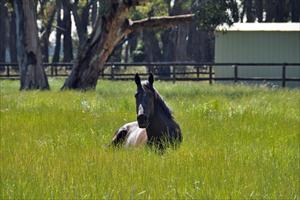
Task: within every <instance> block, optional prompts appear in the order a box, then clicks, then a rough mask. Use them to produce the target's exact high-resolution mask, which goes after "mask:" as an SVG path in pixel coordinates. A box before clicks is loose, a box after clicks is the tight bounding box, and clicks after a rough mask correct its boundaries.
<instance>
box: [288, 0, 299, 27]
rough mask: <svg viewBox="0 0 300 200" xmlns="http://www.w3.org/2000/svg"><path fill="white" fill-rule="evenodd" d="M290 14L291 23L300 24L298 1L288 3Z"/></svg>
mask: <svg viewBox="0 0 300 200" xmlns="http://www.w3.org/2000/svg"><path fill="white" fill-rule="evenodd" d="M290 12H291V18H292V22H300V6H299V0H291V1H290Z"/></svg>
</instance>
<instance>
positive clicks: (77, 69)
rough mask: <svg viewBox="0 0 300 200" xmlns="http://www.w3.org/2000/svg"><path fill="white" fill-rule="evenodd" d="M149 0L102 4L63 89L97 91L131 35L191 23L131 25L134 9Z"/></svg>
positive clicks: (163, 20)
mask: <svg viewBox="0 0 300 200" xmlns="http://www.w3.org/2000/svg"><path fill="white" fill-rule="evenodd" d="M146 2H147V1H146V0H110V1H108V0H102V1H100V9H101V12H99V15H98V17H97V21H96V22H95V25H94V27H93V31H92V33H91V35H90V36H89V38H88V40H87V41H86V43H85V45H84V46H83V47H82V48H81V49H80V50H79V53H78V55H77V58H76V59H75V62H74V65H73V68H72V72H71V74H70V75H69V77H68V78H67V79H66V81H65V83H64V85H63V87H62V89H80V90H87V89H94V88H95V87H96V85H97V80H98V76H99V73H100V72H101V70H103V69H104V67H105V63H106V61H107V60H108V58H109V57H110V55H111V54H112V52H113V50H114V49H115V47H116V46H117V45H118V44H119V43H120V42H122V40H124V38H125V37H127V36H128V35H129V34H131V33H133V32H136V31H140V30H143V29H144V28H154V27H170V26H175V25H177V24H178V23H186V22H191V21H192V18H193V15H192V14H188V15H181V16H165V17H149V18H146V19H142V20H136V21H132V20H130V19H129V18H128V17H129V12H130V10H131V8H133V7H135V6H138V5H142V4H144V3H146Z"/></svg>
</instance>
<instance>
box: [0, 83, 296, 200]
mask: <svg viewBox="0 0 300 200" xmlns="http://www.w3.org/2000/svg"><path fill="white" fill-rule="evenodd" d="M49 81H50V84H51V86H52V88H53V91H46V92H19V91H18V84H19V83H18V82H14V81H0V97H1V101H0V134H1V141H0V142H1V145H0V169H1V171H0V173H1V179H0V195H1V196H0V198H1V199H102V198H103V199H117V198H121V199H299V198H300V196H299V194H300V191H299V188H300V185H299V170H300V165H299V159H300V154H299V152H300V149H299V148H300V147H299V136H300V135H299V134H300V133H299V129H300V113H299V107H300V105H299V103H300V91H299V90H287V89H270V88H266V87H248V86H231V85H226V86H223V85H213V86H209V85H208V84H207V83H204V84H201V83H189V82H185V83H176V84H171V83H167V82H156V83H155V85H156V87H157V89H158V91H159V92H160V93H161V94H162V96H163V97H164V99H165V100H166V102H167V103H168V104H169V105H170V107H171V108H173V110H174V114H175V118H176V120H177V121H178V122H179V124H180V125H181V128H182V132H183V137H184V140H183V143H182V145H181V147H180V148H179V149H178V150H175V151H174V150H168V152H166V153H165V154H164V155H157V154H156V153H154V152H153V151H151V150H149V149H148V148H140V149H118V150H113V149H108V148H107V147H105V145H106V144H108V143H109V142H110V140H111V138H112V135H113V133H114V131H115V130H116V129H117V128H119V127H120V126H121V125H123V124H124V123H126V122H129V121H133V120H135V117H136V116H135V105H134V92H135V84H134V83H133V82H109V81H101V83H100V84H99V85H98V87H97V90H96V91H95V92H86V93H81V92H75V91H65V92H56V91H58V90H59V87H60V86H61V85H62V81H58V80H56V79H50V80H49Z"/></svg>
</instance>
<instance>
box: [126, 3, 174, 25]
mask: <svg viewBox="0 0 300 200" xmlns="http://www.w3.org/2000/svg"><path fill="white" fill-rule="evenodd" d="M149 15H151V16H164V15H169V13H168V6H167V4H166V3H165V1H164V0H153V1H149V3H147V4H146V5H144V6H137V7H136V8H134V9H133V10H132V11H131V14H130V18H131V19H133V20H138V19H142V18H146V17H149Z"/></svg>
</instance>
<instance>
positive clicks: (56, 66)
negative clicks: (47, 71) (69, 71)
mask: <svg viewBox="0 0 300 200" xmlns="http://www.w3.org/2000/svg"><path fill="white" fill-rule="evenodd" d="M57 68H58V65H56V64H55V70H54V72H55V76H57Z"/></svg>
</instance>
